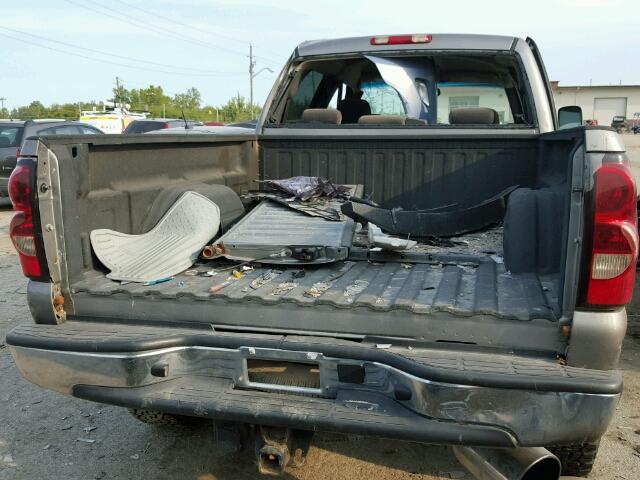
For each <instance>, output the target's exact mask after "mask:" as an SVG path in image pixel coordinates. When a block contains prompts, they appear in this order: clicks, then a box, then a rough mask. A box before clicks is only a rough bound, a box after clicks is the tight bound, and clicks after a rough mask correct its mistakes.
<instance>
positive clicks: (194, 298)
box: [6, 34, 638, 479]
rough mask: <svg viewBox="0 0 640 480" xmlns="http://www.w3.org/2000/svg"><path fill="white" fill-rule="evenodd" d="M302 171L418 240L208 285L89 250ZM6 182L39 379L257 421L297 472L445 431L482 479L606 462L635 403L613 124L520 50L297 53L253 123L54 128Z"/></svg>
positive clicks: (627, 216) (27, 341) (151, 414)
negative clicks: (208, 201) (175, 209)
mask: <svg viewBox="0 0 640 480" xmlns="http://www.w3.org/2000/svg"><path fill="white" fill-rule="evenodd" d="M295 176H316V177H325V178H328V179H330V180H331V181H332V182H333V183H334V184H336V185H337V184H341V185H351V186H354V185H355V186H358V188H360V190H361V194H360V195H361V197H362V198H360V200H359V201H360V203H358V204H357V205H356V204H355V203H351V205H350V208H351V211H349V209H348V208H347V209H346V210H345V209H344V208H343V207H341V208H342V212H343V213H344V212H346V213H345V215H346V214H353V212H354V211H357V212H360V213H359V216H357V217H356V219H357V220H358V222H359V223H360V224H362V225H370V224H371V223H373V224H377V225H378V226H380V227H382V230H383V231H386V232H387V233H396V234H398V232H400V234H399V236H400V237H403V238H404V239H405V240H406V238H410V239H416V240H418V245H417V246H414V247H413V248H412V249H407V250H404V251H400V252H398V251H387V250H385V249H382V250H381V249H380V248H367V247H366V246H364V247H363V246H361V245H360V246H358V245H357V244H356V242H355V241H354V243H352V244H351V243H350V244H349V248H346V249H338V250H336V251H333V253H336V252H337V253H336V255H334V257H335V258H332V259H330V260H331V261H326V262H324V263H315V262H313V261H310V260H309V258H311V257H312V256H313V255H311V254H309V255H311V257H309V256H308V257H304V255H303V256H298V257H295V255H294V253H292V252H294V250H295V249H293V250H286V249H285V250H286V253H285V254H284V256H287V255H289V256H290V258H289V260H290V262H289V263H288V264H285V265H280V266H279V267H278V268H277V269H276V268H272V266H270V265H268V263H269V262H268V261H263V262H260V261H259V259H258V261H256V262H253V263H252V264H251V265H252V266H253V270H248V271H246V272H245V274H244V276H242V274H238V275H237V277H242V278H235V277H234V278H232V279H231V281H229V282H227V283H226V284H222V286H221V288H219V289H214V291H211V290H210V287H211V286H212V285H213V284H215V283H218V282H219V281H221V278H220V277H211V276H207V274H204V275H203V274H202V272H204V271H206V270H208V269H210V268H213V267H211V266H209V265H208V264H207V263H206V262H205V261H203V260H202V259H200V260H198V263H196V265H195V266H194V267H192V271H190V272H187V273H182V274H178V275H176V276H175V277H174V278H173V280H171V281H166V282H161V283H156V284H152V285H146V286H145V285H143V284H140V283H135V282H130V283H127V282H117V281H113V280H111V279H109V278H107V274H108V272H109V270H108V269H107V268H106V267H105V265H104V264H103V263H102V262H101V261H100V260H99V259H98V257H97V256H96V254H95V252H94V251H93V250H92V243H91V232H93V231H95V230H97V229H105V228H106V229H113V230H116V231H118V232H122V233H126V234H143V233H145V232H147V231H148V230H150V229H151V228H152V227H153V226H154V225H155V224H156V223H157V222H158V219H159V218H161V217H162V215H163V214H164V213H165V212H167V210H168V209H169V208H170V206H171V205H172V204H173V202H174V201H175V199H176V198H178V196H179V195H181V194H183V193H184V192H188V191H197V192H200V193H201V194H202V195H203V196H207V195H208V194H209V193H211V192H215V191H217V190H218V189H219V188H222V187H220V185H224V186H226V187H228V189H230V190H233V192H235V193H236V194H238V195H246V194H248V193H250V192H252V191H258V192H260V191H264V188H265V187H264V182H263V180H273V179H287V178H290V177H295ZM9 189H10V193H11V197H12V201H13V203H14V206H15V210H16V213H15V217H14V219H13V221H12V224H11V230H10V234H11V238H12V240H13V242H14V245H15V246H16V249H17V250H18V253H19V258H20V261H21V264H22V268H23V270H24V273H25V275H26V276H27V277H29V278H30V281H29V284H28V301H29V306H30V309H31V312H32V315H33V320H34V322H33V323H31V324H25V325H21V326H19V327H17V328H16V329H14V330H13V331H12V332H10V333H9V334H8V336H7V340H6V341H7V344H8V345H9V347H10V349H11V353H12V355H13V357H14V358H15V362H16V365H17V367H18V368H19V369H20V371H21V373H22V374H23V375H24V376H25V377H26V378H27V379H29V380H30V381H32V382H34V383H36V384H38V385H40V386H42V387H44V388H48V389H52V390H55V391H57V392H61V393H64V394H68V395H73V396H75V397H78V398H82V399H87V400H91V401H95V402H101V403H105V404H111V405H119V406H122V407H127V408H129V409H130V411H131V412H132V413H133V414H134V415H136V416H137V417H138V418H139V419H141V420H143V421H146V422H150V423H153V422H156V423H162V422H179V421H186V420H193V419H194V418H197V417H200V418H207V419H213V420H214V421H215V425H216V426H217V428H218V431H219V432H221V434H222V433H224V434H226V435H229V436H230V438H235V439H237V440H238V442H239V443H241V440H242V439H245V440H246V436H247V435H248V434H251V435H253V436H254V438H255V440H256V449H255V451H256V455H257V461H258V464H259V467H260V470H261V471H262V472H270V473H279V472H282V471H283V469H284V468H285V467H287V466H289V465H300V464H301V463H302V462H303V461H304V458H305V454H306V452H307V449H308V446H309V441H310V439H311V433H312V432H315V431H331V432H340V433H347V434H356V435H364V436H367V435H370V436H378V437H385V438H390V439H401V440H408V441H415V442H424V443H430V444H442V445H451V446H452V447H453V448H454V450H455V453H456V456H457V457H458V459H459V460H460V461H461V463H463V464H464V465H465V466H466V467H467V468H468V469H469V470H470V471H471V472H472V473H473V474H474V475H476V476H477V477H478V478H509V479H516V478H518V479H520V478H527V479H530V478H536V479H543V478H544V479H546V478H557V477H558V476H559V475H560V469H562V474H565V475H578V476H586V475H588V473H589V471H590V470H591V467H592V465H593V462H594V459H595V456H596V452H597V449H598V442H599V439H600V437H601V436H602V435H603V434H604V432H605V430H606V429H607V426H608V424H609V422H610V421H611V419H612V416H613V414H614V410H615V408H616V404H617V402H618V399H619V397H620V394H621V392H622V377H621V375H620V373H619V372H618V371H617V370H616V367H617V364H618V359H619V356H620V351H621V345H622V341H623V337H624V334H625V329H626V322H627V320H626V318H627V317H626V312H625V304H627V303H628V302H629V300H630V299H631V295H632V286H633V282H634V277H635V265H636V260H637V254H638V233H637V217H636V187H635V184H634V180H633V178H632V176H631V174H630V170H629V164H628V160H627V158H626V155H625V148H624V145H623V143H622V142H621V139H620V138H619V137H618V135H617V134H616V133H615V132H614V131H612V130H611V129H609V128H599V127H584V126H582V120H581V114H580V112H579V110H578V109H576V108H571V107H570V108H564V109H561V110H560V112H556V111H555V107H554V103H553V97H552V94H551V90H550V87H549V82H548V79H547V77H546V73H545V69H544V66H543V63H542V60H541V58H540V56H539V52H538V49H537V48H536V45H535V43H534V42H533V41H532V40H530V39H527V40H522V39H519V38H512V37H500V36H475V35H444V34H443V35H437V34H434V35H391V36H375V37H366V38H364V37H362V38H349V39H341V40H322V41H312V42H305V43H303V44H301V45H299V46H298V47H297V48H296V49H295V51H294V52H293V54H292V56H291V58H290V60H289V62H288V63H287V64H286V66H285V67H284V69H283V70H282V72H281V73H280V75H279V77H278V79H277V81H276V83H275V86H274V87H273V89H272V91H271V92H270V94H269V96H268V98H267V101H266V104H265V106H264V109H263V111H262V113H261V116H260V118H259V120H258V124H257V129H256V131H255V132H253V131H249V132H248V133H246V134H235V135H224V134H222V133H219V134H216V135H206V134H203V135H194V136H180V135H164V136H148V135H132V136H109V137H100V138H88V137H79V136H69V137H41V138H39V139H34V140H30V141H28V142H27V143H26V144H25V145H24V148H23V149H22V151H21V156H20V159H19V161H18V166H17V168H16V170H15V172H14V173H13V175H12V177H11V181H10V185H9ZM247 205H248V204H245V205H243V208H247V210H249V207H248V206H247ZM487 209H488V210H487ZM489 210H490V211H489ZM363 212H364V213H363ZM247 215H248V214H247ZM485 216H486V218H485ZM376 219H378V220H380V223H377V222H376ZM385 222H386V223H385ZM229 223H231V222H229ZM485 223H486V224H487V225H486V228H485V226H484V224H485ZM276 224H277V218H276V220H275V221H274V222H273V223H271V224H269V223H266V224H262V226H261V227H260V228H261V230H259V231H257V232H256V231H255V229H254V233H256V238H258V243H259V242H260V240H261V237H264V238H266V237H269V235H270V231H271V229H275V228H276V226H278V227H280V226H281V225H279V224H278V225H276ZM489 224H491V225H489ZM370 228H371V227H370ZM413 229H415V232H416V234H415V235H411V233H412V232H413V231H414V230H413ZM281 230H282V229H281V228H278V231H281ZM354 230H357V229H355V228H354ZM478 230H479V231H478ZM361 233H362V232H361V231H360V232H359V233H358V231H356V233H355V235H354V237H355V236H358V235H360V236H361ZM291 235H292V236H293V235H294V232H293V231H292V233H291ZM418 237H420V238H418ZM285 243H286V238H285ZM290 243H295V242H293V241H292V242H290ZM314 252H315V251H314ZM307 254H308V252H306V253H305V255H307ZM338 254H339V255H338ZM272 256H273V255H272ZM305 258H306V260H307V262H305V261H303V260H305ZM313 258H316V257H313ZM142 260H145V259H142ZM146 261H152V259H151V260H149V259H146ZM227 262H228V261H227ZM215 268H218V267H215ZM193 270H195V274H194V271H193ZM274 277H275V278H274ZM216 278H217V280H216ZM256 280H259V282H258V283H257V284H256V283H255V282H256ZM222 287H225V288H222Z"/></svg>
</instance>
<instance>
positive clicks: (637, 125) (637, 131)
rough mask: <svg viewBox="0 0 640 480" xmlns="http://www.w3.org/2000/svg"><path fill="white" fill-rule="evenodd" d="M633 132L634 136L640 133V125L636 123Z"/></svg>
mask: <svg viewBox="0 0 640 480" xmlns="http://www.w3.org/2000/svg"><path fill="white" fill-rule="evenodd" d="M631 130H632V131H633V134H634V135H637V134H638V133H640V123H636V124H635V125H634V126H633V128H632V129H631Z"/></svg>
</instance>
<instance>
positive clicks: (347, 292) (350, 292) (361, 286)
mask: <svg viewBox="0 0 640 480" xmlns="http://www.w3.org/2000/svg"><path fill="white" fill-rule="evenodd" d="M368 286H369V282H367V281H366V280H356V281H355V282H353V283H352V284H351V285H348V286H347V287H346V288H345V289H344V296H345V297H354V296H356V295H359V294H361V293H362V292H364V291H365V290H366V288H367V287H368Z"/></svg>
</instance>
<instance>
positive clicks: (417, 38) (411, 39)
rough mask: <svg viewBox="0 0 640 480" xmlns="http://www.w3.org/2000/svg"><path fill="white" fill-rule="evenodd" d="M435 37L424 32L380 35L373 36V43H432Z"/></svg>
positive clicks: (371, 42)
mask: <svg viewBox="0 0 640 480" xmlns="http://www.w3.org/2000/svg"><path fill="white" fill-rule="evenodd" d="M431 40H433V37H432V36H431V35H427V34H424V33H418V34H414V35H378V36H376V37H371V41H370V42H369V43H370V44H371V45H408V44H411V43H431Z"/></svg>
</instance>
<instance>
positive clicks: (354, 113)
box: [338, 98, 371, 124]
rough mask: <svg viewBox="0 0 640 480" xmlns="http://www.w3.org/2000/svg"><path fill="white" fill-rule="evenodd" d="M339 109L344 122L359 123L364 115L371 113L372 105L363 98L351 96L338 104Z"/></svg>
mask: <svg viewBox="0 0 640 480" xmlns="http://www.w3.org/2000/svg"><path fill="white" fill-rule="evenodd" d="M338 110H340V113H342V123H343V124H345V123H358V120H359V119H360V117H362V116H363V115H371V105H369V102H367V101H366V100H362V99H361V98H349V99H345V100H342V101H341V102H339V104H338Z"/></svg>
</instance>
